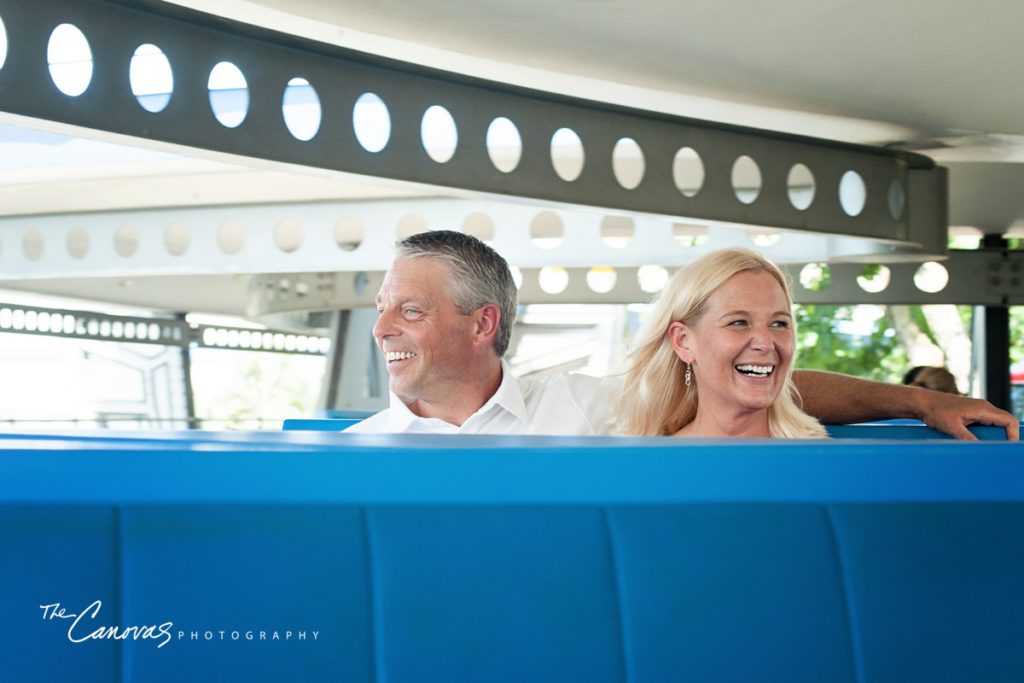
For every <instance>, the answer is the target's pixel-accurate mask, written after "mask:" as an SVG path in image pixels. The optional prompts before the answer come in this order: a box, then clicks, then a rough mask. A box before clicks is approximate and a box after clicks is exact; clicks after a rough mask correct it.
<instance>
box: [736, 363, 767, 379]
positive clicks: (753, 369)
mask: <svg viewBox="0 0 1024 683" xmlns="http://www.w3.org/2000/svg"><path fill="white" fill-rule="evenodd" d="M736 369H737V370H739V371H740V372H742V373H743V374H744V375H754V376H755V377H767V376H768V375H770V374H772V370H774V369H775V367H774V366H771V365H737V366H736Z"/></svg>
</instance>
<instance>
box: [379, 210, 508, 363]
mask: <svg viewBox="0 0 1024 683" xmlns="http://www.w3.org/2000/svg"><path fill="white" fill-rule="evenodd" d="M395 258H433V259H437V260H438V261H441V262H443V263H447V264H448V269H449V271H450V276H449V278H448V282H447V283H446V288H447V289H448V294H449V295H450V296H451V297H452V300H453V301H454V302H455V307H456V308H458V309H459V313H461V314H462V315H469V314H470V313H472V312H473V311H475V310H477V309H479V308H480V307H481V306H484V305H486V304H496V305H497V306H498V309H499V310H500V311H501V320H500V321H499V323H498V333H497V334H496V335H495V336H494V350H495V351H496V352H497V353H498V357H499V358H500V357H501V356H504V355H505V352H506V351H507V350H508V344H509V341H510V340H511V338H512V323H513V322H514V321H515V318H516V284H515V282H514V281H513V279H512V271H511V270H509V267H508V263H507V262H506V261H505V259H504V258H502V257H501V255H500V254H498V252H496V251H494V249H491V248H490V247H489V246H487V245H486V244H484V243H483V242H481V241H480V240H478V239H477V238H475V237H473V236H471V235H465V234H463V233H461V232H455V231H454V230H432V231H430V232H421V233H419V234H416V235H413V236H412V237H407V238H406V239H404V240H402V241H401V242H399V243H398V245H397V248H396V254H395Z"/></svg>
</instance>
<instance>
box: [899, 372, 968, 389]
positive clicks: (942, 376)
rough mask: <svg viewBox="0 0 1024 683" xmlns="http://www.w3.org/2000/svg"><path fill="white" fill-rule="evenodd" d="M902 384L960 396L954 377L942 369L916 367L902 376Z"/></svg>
mask: <svg viewBox="0 0 1024 683" xmlns="http://www.w3.org/2000/svg"><path fill="white" fill-rule="evenodd" d="M903 383H904V384H906V385H907V386H911V387H922V388H923V389H931V390H932V391H941V392H944V393H947V394H957V395H958V396H962V394H961V393H960V389H959V387H957V385H956V377H953V373H952V372H950V371H949V370H947V369H946V368H943V367H931V366H926V365H918V366H917V367H914V368H911V369H910V370H909V371H907V374H905V375H904V376H903Z"/></svg>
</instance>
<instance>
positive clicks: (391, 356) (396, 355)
mask: <svg viewBox="0 0 1024 683" xmlns="http://www.w3.org/2000/svg"><path fill="white" fill-rule="evenodd" d="M415 357H416V354H415V353H409V352H408V351H388V354H387V360H388V362H389V363H390V362H391V361H395V360H406V359H407V358H415Z"/></svg>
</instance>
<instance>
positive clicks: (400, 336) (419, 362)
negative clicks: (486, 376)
mask: <svg viewBox="0 0 1024 683" xmlns="http://www.w3.org/2000/svg"><path fill="white" fill-rule="evenodd" d="M449 277H450V273H449V268H448V265H447V264H446V263H443V262H442V261H439V260H437V259H433V258H429V257H420V258H411V259H397V260H396V261H395V262H394V263H393V264H392V265H391V269H390V270H388V272H387V275H385V276H384V284H382V285H381V288H380V292H378V293H377V311H378V314H379V315H378V318H377V323H376V324H375V325H374V326H373V336H374V338H375V339H376V340H377V345H378V346H379V347H380V348H381V350H382V351H383V352H384V357H385V360H386V362H387V368H388V373H389V375H390V381H389V383H388V386H389V387H390V389H391V391H393V392H394V393H395V394H396V395H398V396H399V397H400V398H401V399H402V400H403V401H404V402H405V403H407V404H410V408H412V409H413V412H417V413H420V412H421V411H418V410H416V406H415V405H412V403H413V402H414V401H422V402H424V403H426V404H431V405H443V404H445V403H446V402H451V401H452V400H455V399H457V397H458V396H460V395H461V393H462V392H464V390H465V387H466V386H472V385H473V383H474V382H475V381H476V379H477V378H474V377H473V376H472V372H471V370H470V367H469V366H470V365H471V364H469V363H467V362H466V361H467V357H468V356H469V354H470V351H471V346H472V343H473V329H474V325H475V323H474V318H473V316H470V315H462V314H461V313H459V311H458V309H457V308H456V307H455V302H454V301H452V298H451V296H449V294H448V290H447V288H446V286H445V285H446V283H447V282H448V278H449Z"/></svg>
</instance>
